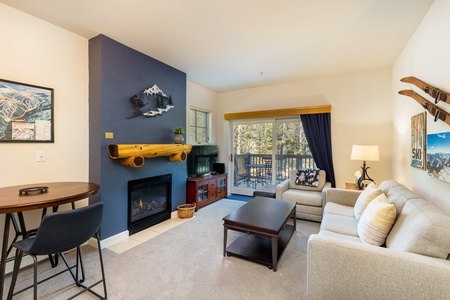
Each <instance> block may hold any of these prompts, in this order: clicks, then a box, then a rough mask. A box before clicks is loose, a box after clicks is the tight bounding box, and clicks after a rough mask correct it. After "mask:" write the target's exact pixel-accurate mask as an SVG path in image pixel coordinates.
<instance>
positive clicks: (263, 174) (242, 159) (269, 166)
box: [233, 154, 316, 189]
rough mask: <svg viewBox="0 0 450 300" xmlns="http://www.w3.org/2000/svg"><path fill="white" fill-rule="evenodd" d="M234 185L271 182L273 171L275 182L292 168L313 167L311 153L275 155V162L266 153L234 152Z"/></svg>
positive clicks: (242, 185)
mask: <svg viewBox="0 0 450 300" xmlns="http://www.w3.org/2000/svg"><path fill="white" fill-rule="evenodd" d="M233 159H234V186H235V187H244V188H253V189H256V188H257V187H258V186H263V185H267V184H272V177H273V176H272V174H273V173H275V184H278V183H280V182H282V181H283V180H285V179H287V178H289V171H290V170H292V169H297V170H298V169H305V168H315V167H316V164H315V162H314V159H313V158H312V155H289V154H286V155H275V164H273V162H272V156H271V155H268V154H235V155H234V157H233Z"/></svg>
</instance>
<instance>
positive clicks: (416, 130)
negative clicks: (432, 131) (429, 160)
mask: <svg viewBox="0 0 450 300" xmlns="http://www.w3.org/2000/svg"><path fill="white" fill-rule="evenodd" d="M426 127H427V113H426V112H423V113H420V114H418V115H415V116H412V117H411V166H413V167H416V168H420V169H424V170H425V167H426V157H427V153H426V149H427V148H426V137H427V128H426Z"/></svg>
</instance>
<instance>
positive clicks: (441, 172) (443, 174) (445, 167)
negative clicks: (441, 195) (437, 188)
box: [427, 132, 450, 183]
mask: <svg viewBox="0 0 450 300" xmlns="http://www.w3.org/2000/svg"><path fill="white" fill-rule="evenodd" d="M427 149H428V151H427V156H428V160H427V174H428V176H431V177H434V178H437V179H439V180H442V181H445V182H447V183H450V161H449V159H448V157H449V155H450V132H441V133H433V134H428V135H427Z"/></svg>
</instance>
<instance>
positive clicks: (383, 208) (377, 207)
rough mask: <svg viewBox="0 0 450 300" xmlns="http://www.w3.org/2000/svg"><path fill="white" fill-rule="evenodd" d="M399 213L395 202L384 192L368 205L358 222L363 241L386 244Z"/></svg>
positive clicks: (360, 236) (379, 244)
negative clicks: (388, 198) (389, 199)
mask: <svg viewBox="0 0 450 300" xmlns="http://www.w3.org/2000/svg"><path fill="white" fill-rule="evenodd" d="M396 217H397V213H396V211H395V206H394V204H391V203H389V202H388V200H387V198H386V196H385V195H384V194H381V195H379V196H378V197H376V198H375V199H373V200H372V202H370V203H369V205H367V208H366V209H365V210H364V212H363V214H362V215H361V219H360V220H359V223H358V235H359V238H360V239H361V241H362V242H363V243H368V244H372V245H374V246H381V245H383V244H384V242H385V240H386V237H387V235H388V233H389V231H390V230H391V228H392V225H393V224H394V222H395V218H396Z"/></svg>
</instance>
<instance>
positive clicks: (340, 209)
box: [323, 202, 354, 217]
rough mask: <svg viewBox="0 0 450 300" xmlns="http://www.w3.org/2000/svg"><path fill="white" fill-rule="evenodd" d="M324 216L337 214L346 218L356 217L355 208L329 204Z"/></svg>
mask: <svg viewBox="0 0 450 300" xmlns="http://www.w3.org/2000/svg"><path fill="white" fill-rule="evenodd" d="M323 214H324V215H326V214H335V215H340V216H345V217H354V212H353V207H352V206H347V205H342V204H339V203H334V202H328V203H327V205H325V209H324V210H323Z"/></svg>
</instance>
